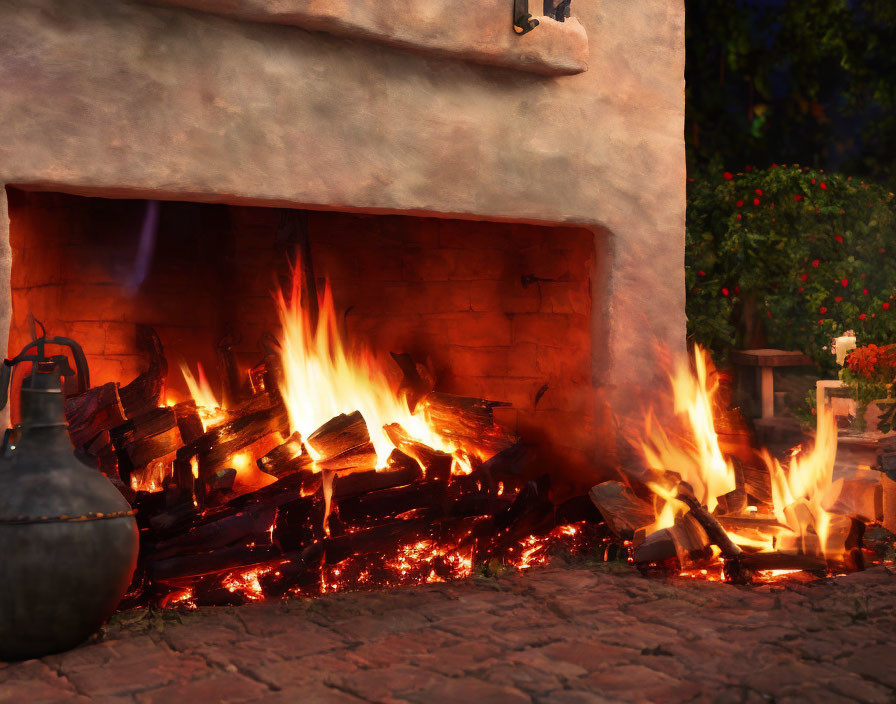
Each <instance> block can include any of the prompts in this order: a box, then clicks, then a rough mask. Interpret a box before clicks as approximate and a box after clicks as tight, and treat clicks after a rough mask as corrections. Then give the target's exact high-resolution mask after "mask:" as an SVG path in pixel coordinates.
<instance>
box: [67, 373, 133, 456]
mask: <svg viewBox="0 0 896 704" xmlns="http://www.w3.org/2000/svg"><path fill="white" fill-rule="evenodd" d="M65 418H66V420H67V421H68V433H69V436H70V437H71V439H72V445H74V446H75V447H84V446H85V445H87V444H89V443H90V442H91V441H92V440H93V439H94V438H96V437H97V436H98V435H99V434H100V433H102V432H103V431H108V430H112V428H115V427H117V426H119V425H121V424H122V423H124V422H125V421H126V420H127V415H126V414H125V409H124V406H123V405H122V401H121V397H120V395H119V390H118V384H116V383H114V382H111V381H110V382H109V383H108V384H103V385H102V386H94V387H93V388H92V389H88V390H87V391H85V392H84V393H82V394H77V395H75V396H69V397H68V398H66V399H65Z"/></svg>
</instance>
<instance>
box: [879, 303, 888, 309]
mask: <svg viewBox="0 0 896 704" xmlns="http://www.w3.org/2000/svg"><path fill="white" fill-rule="evenodd" d="M881 308H883V309H884V310H890V304H889V303H883V304H881Z"/></svg>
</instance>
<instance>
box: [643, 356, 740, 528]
mask: <svg viewBox="0 0 896 704" xmlns="http://www.w3.org/2000/svg"><path fill="white" fill-rule="evenodd" d="M695 352H696V354H695V360H694V361H695V364H694V367H695V372H696V374H692V373H691V371H690V369H689V368H688V366H687V364H686V363H683V362H682V363H679V365H678V367H677V368H676V370H675V373H674V374H673V375H672V376H671V382H672V390H673V392H674V398H675V403H674V411H675V414H676V415H679V416H683V417H685V418H686V419H687V430H688V435H689V437H688V438H682V437H676V438H675V439H674V440H673V439H672V438H670V437H669V435H668V434H667V433H666V431H665V430H664V429H663V428H662V426H660V425H659V424H658V423H657V421H656V418H655V416H654V415H653V413H652V412H651V413H648V414H647V419H646V422H645V437H644V439H643V441H642V443H641V450H642V452H643V454H644V458H645V459H646V461H647V465H648V467H649V468H650V469H653V470H655V471H657V472H660V473H664V472H666V471H674V472H677V473H678V474H679V475H680V476H681V479H682V481H685V482H687V483H688V484H690V485H691V487H692V488H693V490H694V495H695V496H696V497H697V499H698V500H699V501H700V503H701V504H704V505H705V506H706V507H707V508H708V509H709V510H710V511H713V510H714V509H715V507H716V506H717V505H718V498H719V497H720V496H723V495H724V494H727V493H728V492H730V491H734V489H735V488H736V482H735V477H734V467H733V466H732V465H731V462H730V461H728V460H727V459H725V457H724V455H723V454H722V450H721V448H720V447H719V438H718V435H717V434H716V430H715V425H714V423H713V412H712V400H713V396H714V395H715V392H716V389H717V386H718V385H717V383H715V382H710V379H709V374H708V372H707V369H708V364H707V353H706V352H705V351H704V350H703V349H702V348H700V347H697V349H696V351H695ZM650 488H651V489H652V490H653V491H654V492H655V493H656V494H657V495H658V496H659V497H660V498H661V499H663V500H664V502H663V505H662V507H661V508H660V510H659V511H658V516H657V523H656V524H655V525H654V529H655V530H658V529H660V528H667V527H669V526H671V525H672V524H673V522H674V520H675V517H676V515H679V514H680V513H682V512H684V511H685V506H684V505H683V504H681V503H680V502H677V501H673V500H672V498H673V497H672V496H671V493H670V491H669V489H667V488H665V487H664V486H662V485H661V484H659V483H657V482H653V483H651V485H650Z"/></svg>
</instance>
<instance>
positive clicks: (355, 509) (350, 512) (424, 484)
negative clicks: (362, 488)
mask: <svg viewBox="0 0 896 704" xmlns="http://www.w3.org/2000/svg"><path fill="white" fill-rule="evenodd" d="M445 486H446V485H445V483H444V482H441V481H432V480H423V481H419V482H415V483H413V484H409V485H407V486H397V487H393V488H390V489H380V490H379V491H370V492H367V493H364V494H356V495H353V496H345V497H343V498H342V499H340V500H339V501H338V502H337V503H336V504H335V508H336V511H335V512H336V514H337V515H338V516H339V519H340V520H341V521H342V522H343V523H347V524H349V525H359V524H360V525H365V524H369V523H370V522H371V521H380V520H383V519H387V518H394V517H396V516H399V515H401V514H403V513H407V512H408V511H414V510H417V509H425V510H427V511H428V513H429V514H430V515H432V516H433V517H435V516H438V515H441V513H442V503H443V498H444V496H445ZM334 491H335V487H334Z"/></svg>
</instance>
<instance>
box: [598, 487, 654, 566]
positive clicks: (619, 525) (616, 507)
mask: <svg viewBox="0 0 896 704" xmlns="http://www.w3.org/2000/svg"><path fill="white" fill-rule="evenodd" d="M588 495H589V496H590V497H591V501H593V502H594V505H595V506H597V510H598V511H600V514H601V515H602V516H603V518H604V521H605V522H606V524H607V526H608V527H609V528H610V530H611V531H612V532H613V534H614V535H616V536H617V537H618V538H619V539H620V540H632V539H633V538H634V535H635V531H637V530H639V529H640V528H644V527H645V526H649V525H650V524H651V523H653V522H654V520H655V515H654V510H653V506H652V505H651V504H649V503H647V502H646V501H644V500H643V499H639V498H638V497H637V496H635V494H634V492H633V491H632V490H631V489H630V488H629V487H627V486H625V485H624V484H622V483H621V482H617V481H608V482H603V483H601V484H598V485H597V486H595V487H592V488H591V491H589V492H588ZM650 561H651V562H652V560H650Z"/></svg>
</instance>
